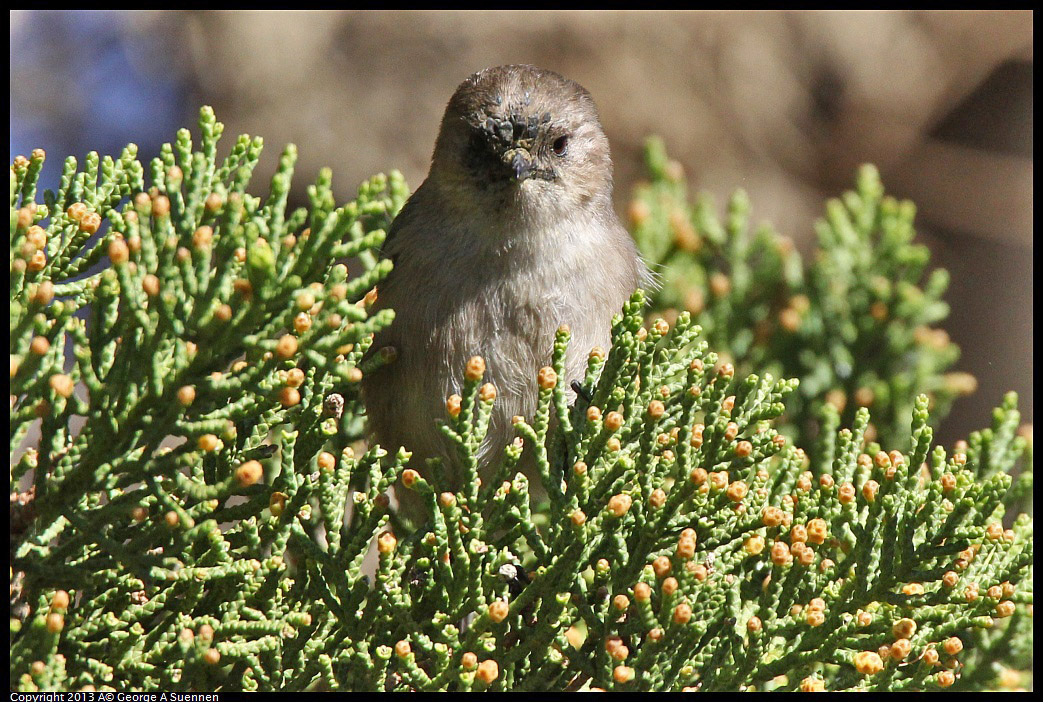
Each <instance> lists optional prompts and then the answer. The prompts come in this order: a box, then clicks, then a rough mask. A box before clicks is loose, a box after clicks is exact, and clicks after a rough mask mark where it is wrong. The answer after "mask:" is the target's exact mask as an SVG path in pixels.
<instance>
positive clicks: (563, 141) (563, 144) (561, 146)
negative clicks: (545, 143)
mask: <svg viewBox="0 0 1043 702" xmlns="http://www.w3.org/2000/svg"><path fill="white" fill-rule="evenodd" d="M550 148H551V149H552V150H553V151H554V155H555V156H564V155H565V152H566V151H568V150H569V138H568V137H567V136H560V137H558V138H557V139H555V140H554V143H553V144H551V147H550Z"/></svg>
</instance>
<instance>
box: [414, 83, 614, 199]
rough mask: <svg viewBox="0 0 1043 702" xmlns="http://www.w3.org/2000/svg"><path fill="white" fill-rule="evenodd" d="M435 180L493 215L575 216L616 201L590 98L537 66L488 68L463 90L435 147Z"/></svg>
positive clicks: (604, 141)
mask: <svg viewBox="0 0 1043 702" xmlns="http://www.w3.org/2000/svg"><path fill="white" fill-rule="evenodd" d="M436 174H437V176H438V177H439V178H440V179H441V180H442V181H444V183H446V184H451V187H453V188H454V189H457V190H460V191H462V194H466V195H468V196H470V198H473V200H474V201H475V202H474V204H476V205H479V206H484V207H487V208H497V209H499V208H504V207H517V208H521V209H523V210H530V211H531V210H534V209H539V210H542V211H545V212H547V213H551V212H560V211H568V210H572V211H574V208H577V207H588V206H591V205H592V204H593V203H598V204H601V203H604V202H608V201H610V199H611V194H612V160H611V157H610V154H609V146H608V139H607V138H606V137H605V133H604V131H603V130H602V128H601V123H600V121H599V120H598V114H597V109H596V108H595V106H594V101H593V100H592V99H591V97H590V94H589V93H588V92H587V91H586V90H585V89H584V88H583V87H582V86H580V85H579V84H577V83H575V82H573V81H571V80H568V79H567V78H564V77H562V76H560V75H558V74H557V73H554V72H553V71H547V70H543V69H541V68H536V67H534V66H525V65H512V66H500V67H498V68H489V69H486V70H484V71H480V72H478V73H475V74H474V75H472V76H471V77H470V78H468V79H467V80H465V81H464V82H463V83H462V84H461V85H460V87H459V88H457V90H456V92H455V93H454V94H453V97H452V98H451V99H450V101H449V105H448V106H447V107H446V111H445V117H444V118H443V119H442V126H441V130H440V132H439V135H438V142H437V144H436V145H435V154H434V158H433V159H432V165H431V175H432V176H435V175H436Z"/></svg>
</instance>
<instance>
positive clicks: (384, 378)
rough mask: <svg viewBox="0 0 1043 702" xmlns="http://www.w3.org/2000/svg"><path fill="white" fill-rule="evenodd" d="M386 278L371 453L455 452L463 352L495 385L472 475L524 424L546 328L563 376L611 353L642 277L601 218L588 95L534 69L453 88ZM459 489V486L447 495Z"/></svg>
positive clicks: (605, 174) (603, 158)
mask: <svg viewBox="0 0 1043 702" xmlns="http://www.w3.org/2000/svg"><path fill="white" fill-rule="evenodd" d="M384 255H385V256H388V257H390V258H391V259H392V260H393V262H394V270H392V272H391V273H390V275H389V276H388V277H387V278H386V279H385V280H384V281H382V282H381V283H380V285H379V286H378V300H377V303H376V307H377V308H392V309H394V310H395V321H394V323H393V324H391V326H390V327H388V328H386V329H384V330H383V331H381V332H380V333H379V334H378V335H377V338H376V339H375V340H374V343H373V347H372V348H373V350H374V351H375V350H377V349H380V348H382V347H385V346H392V347H394V349H395V350H396V352H397V358H396V360H395V361H394V362H393V363H391V364H390V365H386V366H383V367H381V368H380V369H379V370H376V371H374V372H373V373H371V374H368V375H367V376H366V377H365V378H364V379H363V392H364V396H365V401H366V406H367V411H368V413H369V417H370V422H371V429H372V431H373V432H374V434H375V435H376V438H377V440H378V441H379V442H380V444H381V445H382V446H384V447H385V448H387V449H389V450H393V449H395V448H397V447H398V446H404V447H405V448H407V449H408V450H410V451H412V452H413V460H412V461H411V466H413V467H416V468H417V469H418V470H420V471H421V472H424V459H427V458H431V457H436V456H440V457H442V458H443V461H444V464H445V465H446V466H449V467H450V470H451V469H452V468H451V467H452V466H453V464H454V460H455V453H454V451H453V449H452V447H451V446H450V445H449V444H448V443H447V442H446V440H445V439H444V437H443V436H442V435H441V433H440V432H439V430H438V426H437V423H436V420H438V419H444V418H445V417H446V404H445V402H446V398H447V397H448V396H449V395H451V394H453V393H457V392H459V391H460V388H461V386H462V384H463V377H464V369H465V366H466V365H467V362H468V359H470V358H471V357H472V356H481V357H483V358H484V359H485V362H486V368H487V371H486V380H487V381H488V382H491V383H492V384H493V385H494V386H495V387H496V390H497V399H496V404H495V408H494V410H493V415H492V419H491V421H490V428H489V433H488V436H487V438H486V440H485V442H484V444H483V445H482V447H481V450H480V456H479V461H480V464H481V466H482V467H485V466H489V465H491V464H492V463H493V462H494V461H496V460H497V459H498V458H499V457H500V456H501V455H502V449H503V447H504V446H505V445H506V444H507V443H509V442H510V440H511V439H512V438H513V430H512V428H511V418H512V417H513V416H514V415H523V416H527V417H531V415H532V413H533V412H534V410H535V407H536V397H537V383H536V377H537V374H538V372H539V369H540V368H541V367H543V366H545V365H547V364H548V363H549V362H550V358H551V352H552V348H553V342H554V333H555V330H557V329H558V327H559V326H561V325H562V324H567V325H568V326H569V327H570V328H571V330H572V341H571V343H570V345H569V351H568V357H567V359H566V363H565V367H566V377H565V378H564V379H562V380H563V381H564V382H566V383H569V382H570V381H572V380H574V379H582V378H583V375H584V372H585V370H586V362H587V355H588V353H589V352H590V350H591V349H592V348H593V347H594V346H601V347H604V348H607V347H608V344H609V331H610V326H611V320H612V316H613V315H614V314H615V313H617V312H618V311H619V310H620V308H621V307H622V305H623V303H624V302H625V301H626V300H627V298H628V297H629V296H630V295H631V293H633V291H634V290H635V289H636V288H637V287H638V286H639V285H646V284H647V283H649V282H650V280H649V274H648V271H647V268H646V267H645V264H644V263H643V262H642V260H641V257H640V256H639V254H638V252H637V248H636V247H635V245H634V242H633V240H632V239H631V237H630V235H629V234H628V233H627V231H626V230H625V229H624V228H623V225H622V224H621V223H620V221H619V219H618V218H617V217H616V214H615V212H614V211H613V209H612V160H611V157H610V155H609V146H608V139H607V138H606V137H605V133H604V131H603V130H602V128H601V124H600V122H599V121H598V114H597V110H596V108H595V107H594V101H593V100H592V99H591V97H590V94H589V93H588V92H587V91H586V90H585V89H584V88H583V87H582V86H580V85H578V84H577V83H574V82H573V81H571V80H568V79H566V78H564V77H562V76H560V75H558V74H557V73H554V72H553V71H547V70H544V69H541V68H536V67H534V66H524V65H512V66H500V67H498V68H489V69H486V70H484V71H480V72H478V73H475V74H474V75H472V76H471V77H470V78H468V79H467V80H465V81H464V82H463V83H462V84H461V85H460V87H459V88H457V90H456V92H455V93H454V94H453V97H452V98H451V99H450V100H449V105H448V106H447V107H446V111H445V116H444V117H443V118H442V125H441V130H440V132H439V134H438V140H437V142H436V144H435V151H434V156H433V157H432V159H431V169H430V172H429V173H428V176H427V180H425V181H424V183H423V184H422V185H421V186H420V187H419V188H418V189H417V191H416V192H415V193H413V195H412V197H410V199H409V201H408V202H407V203H406V204H405V206H404V207H403V209H402V211H401V212H400V213H399V215H398V217H397V218H396V219H395V221H394V223H393V224H392V226H391V229H390V231H389V232H388V237H387V241H386V242H385V244H384ZM456 487H457V488H458V487H459V486H458V485H457V486H456Z"/></svg>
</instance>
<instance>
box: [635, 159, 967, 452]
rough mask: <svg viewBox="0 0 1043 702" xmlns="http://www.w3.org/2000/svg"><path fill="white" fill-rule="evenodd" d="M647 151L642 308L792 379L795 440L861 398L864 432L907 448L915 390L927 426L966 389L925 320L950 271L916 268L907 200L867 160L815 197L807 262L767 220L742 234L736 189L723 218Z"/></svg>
mask: <svg viewBox="0 0 1043 702" xmlns="http://www.w3.org/2000/svg"><path fill="white" fill-rule="evenodd" d="M646 160H647V163H648V167H649V172H650V175H651V182H650V183H648V184H647V185H644V186H642V187H639V188H638V189H637V192H636V193H635V196H634V200H633V202H632V204H631V206H630V216H631V221H632V225H633V230H634V237H635V238H636V240H637V242H638V245H639V246H640V248H641V250H642V252H643V253H644V254H645V256H646V257H647V258H648V260H649V261H650V262H651V263H652V264H653V266H654V267H656V268H657V269H658V271H659V273H660V275H661V277H662V281H663V286H662V289H661V290H660V291H659V292H658V293H656V295H655V296H654V297H653V299H652V301H651V305H652V308H653V309H654V310H657V311H660V312H662V313H666V314H674V315H676V314H677V312H676V310H678V309H682V310H685V309H686V310H688V311H690V312H691V313H692V315H693V317H694V319H695V320H696V321H697V322H698V323H699V324H700V325H701V326H702V327H703V329H704V330H705V333H706V338H707V340H709V342H710V346H711V347H712V348H714V349H715V350H717V351H718V352H720V353H721V354H722V355H724V356H726V357H727V358H729V359H730V360H732V361H733V362H734V363H735V366H736V370H737V371H739V372H764V371H771V372H772V373H775V374H776V375H779V376H781V377H786V378H798V379H799V380H800V389H799V391H798V392H797V393H796V394H795V396H794V397H793V398H792V399H791V400H790V402H789V403H788V404H787V413H786V416H785V418H784V420H783V425H782V426H783V427H784V429H785V430H786V431H787V432H788V433H790V434H791V435H792V436H793V437H794V438H795V439H796V440H797V442H798V444H800V445H805V444H806V443H810V442H811V440H812V439H813V438H814V437H815V436H816V435H817V417H818V415H819V413H820V411H821V408H822V406H823V405H824V404H827V403H828V404H832V405H833V406H835V407H836V408H837V409H839V410H840V411H841V418H842V422H843V423H844V424H845V425H849V424H850V423H851V422H852V421H854V418H855V413H856V411H857V410H858V408H859V407H869V408H870V409H871V410H872V412H873V425H872V427H871V428H870V430H869V431H870V435H871V436H875V437H876V438H879V439H880V440H881V441H882V442H884V443H887V444H889V445H894V446H896V447H899V448H902V449H908V448H909V447H910V446H911V443H910V441H911V436H910V434H909V427H910V422H911V420H912V413H913V405H914V402H915V398H916V396H917V395H918V394H919V393H927V394H928V396H929V397H930V398H931V402H932V407H931V411H932V424H936V423H937V422H938V421H940V420H941V419H942V418H944V416H945V415H946V414H947V412H948V410H949V407H950V405H951V404H952V401H953V399H954V398H955V397H956V396H957V395H959V394H966V393H967V392H971V391H973V389H974V387H975V382H974V378H973V377H971V376H969V375H967V374H966V373H950V374H943V373H944V371H945V370H947V369H948V368H950V367H951V366H952V364H953V363H955V361H956V359H957V357H958V356H959V349H958V348H957V347H956V345H955V344H952V343H950V341H949V338H948V335H947V334H946V333H945V332H944V331H942V330H941V329H935V328H931V327H930V326H929V325H932V324H936V323H938V322H940V321H941V320H943V319H944V318H945V317H946V316H947V315H948V306H947V305H946V304H945V303H944V302H942V301H941V296H942V294H943V293H944V292H945V289H946V287H947V286H948V282H949V277H948V273H947V272H946V271H945V270H943V269H936V270H933V271H931V272H930V273H928V272H927V265H928V262H929V257H930V253H929V251H928V250H927V247H926V246H924V245H922V244H917V243H914V242H913V237H914V235H915V230H914V229H913V217H914V214H915V207H914V205H913V203H911V202H908V201H905V202H898V201H896V200H895V199H894V198H892V197H888V196H885V195H884V189H883V186H882V185H881V184H880V179H879V176H878V174H877V172H876V169H875V168H873V167H872V166H865V167H863V168H862V170H861V171H860V172H859V174H858V185H857V188H856V189H855V191H853V192H848V193H845V194H844V196H843V197H842V198H839V199H833V200H830V201H829V202H828V203H826V217H825V218H824V219H823V220H820V221H819V222H818V223H817V224H816V227H815V230H816V232H817V234H818V246H817V248H816V249H815V252H814V257H813V260H812V261H811V263H810V264H808V265H807V267H805V266H804V264H803V263H802V261H801V259H800V254H799V253H798V252H797V251H796V250H795V248H794V246H793V243H792V241H790V240H789V239H788V238H786V237H783V236H780V235H779V234H778V233H777V232H775V231H774V230H773V229H772V228H771V226H770V225H768V224H764V225H761V226H759V227H757V228H756V229H754V230H753V231H752V232H751V231H750V223H749V221H750V216H749V213H750V205H749V200H748V199H747V197H746V194H745V193H744V192H742V191H741V190H740V191H738V192H736V193H735V195H734V196H733V197H732V198H731V200H730V202H729V203H728V208H727V215H726V216H725V217H724V218H723V221H722V220H721V219H720V218H718V217H717V215H716V214H715V213H714V207H713V204H712V203H711V202H710V200H709V198H708V197H707V196H701V197H699V198H697V200H696V202H695V204H694V205H692V204H690V203H689V198H688V192H687V187H686V185H685V182H684V178H683V176H682V172H681V170H680V167H679V165H678V164H676V163H674V162H672V161H669V160H668V159H667V156H666V153H665V151H664V148H663V145H662V142H660V141H658V140H650V141H649V142H648V145H647V148H646Z"/></svg>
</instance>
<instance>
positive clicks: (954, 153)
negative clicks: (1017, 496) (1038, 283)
mask: <svg viewBox="0 0 1043 702" xmlns="http://www.w3.org/2000/svg"><path fill="white" fill-rule="evenodd" d="M1032 39H1033V31H1032V13H1031V11H992V12H989V11H959V12H882V11H881V12H854V11H845V12H760V13H755V12H723V11H716V12H687V13H679V12H670V13H661V12H520V11H517V12H514V11H511V12H391V11H389V12H357V11H343V12H340V11H338V12H331V11H301V12H287V11H278V12H276V11H250V12H245V11H234V12H204V11H155V12H144V11H141V12H117V11H24V10H23V11H12V12H11V144H10V149H11V150H10V157H11V158H12V159H13V158H14V156H15V155H17V154H27V153H29V152H30V151H31V150H32V149H33V148H35V147H42V148H44V149H45V150H46V151H47V152H48V154H50V155H51V157H52V158H51V159H49V160H48V163H47V166H46V168H45V171H44V178H43V181H44V186H45V187H55V185H56V184H57V176H58V173H59V171H60V163H61V159H62V158H63V157H64V156H66V155H75V156H77V157H78V158H81V159H82V157H83V155H84V154H85V153H86V152H87V151H90V150H96V151H99V152H100V153H103V154H104V153H110V154H116V153H118V152H119V150H120V149H122V147H123V146H124V145H125V144H126V143H127V142H130V141H133V142H135V143H137V144H138V145H139V147H140V155H141V157H142V158H143V160H144V159H146V158H151V157H152V156H154V155H157V154H158V152H159V147H160V145H161V144H162V143H163V142H164V141H168V140H171V139H172V138H173V135H174V133H175V131H176V130H177V129H178V128H179V127H182V126H189V127H194V126H195V122H196V117H197V114H198V109H199V107H200V105H203V104H209V105H212V106H213V107H214V108H215V110H216V112H217V116H218V119H220V120H221V121H223V122H224V123H225V124H226V127H227V129H226V132H225V133H226V135H229V134H231V135H233V136H234V135H236V134H239V133H243V132H246V133H250V134H258V135H261V136H263V137H264V138H265V143H266V144H267V145H268V150H267V151H266V153H265V157H264V158H263V159H262V162H261V165H260V167H259V170H258V176H260V177H259V178H258V179H257V180H256V181H255V182H262V183H263V182H265V181H267V179H268V178H269V177H270V175H271V173H273V172H274V170H275V165H276V161H277V156H278V151H279V150H280V149H281V148H282V146H283V145H284V144H286V143H287V142H293V143H295V144H297V146H298V149H299V154H300V160H299V162H298V168H297V177H296V178H295V187H296V195H297V197H298V198H301V197H302V196H303V193H304V188H305V186H306V185H307V184H308V183H309V182H310V181H311V180H312V179H314V177H315V175H316V173H317V172H318V170H319V168H321V167H323V166H330V167H332V168H333V172H334V187H335V190H336V193H337V196H338V201H343V200H346V199H349V198H351V197H352V196H353V194H354V192H355V189H356V187H357V185H358V183H359V182H360V181H361V180H362V179H364V178H366V177H368V176H370V175H372V174H374V173H377V172H380V171H387V170H389V169H392V168H398V169H399V170H401V171H402V172H403V173H405V175H406V177H407V179H408V181H409V183H410V184H411V185H412V186H413V187H414V188H415V187H416V186H418V185H419V184H420V183H421V181H422V180H423V178H424V176H425V174H426V172H427V165H428V162H429V159H430V155H431V150H432V147H433V145H434V139H435V135H436V133H437V130H438V124H439V120H440V118H441V115H442V110H443V109H444V107H445V103H446V101H447V100H448V98H449V96H450V95H451V94H452V92H453V90H454V89H455V88H456V86H457V85H458V84H459V83H460V82H461V81H462V80H463V79H464V78H466V77H467V76H468V75H469V74H471V73H473V72H474V71H476V70H478V69H481V68H484V67H488V66H494V65H499V64H504V63H533V64H537V65H540V66H543V67H545V68H550V69H553V70H556V71H558V72H560V73H562V74H564V75H566V76H568V77H570V78H572V79H574V80H576V81H578V82H579V83H581V84H582V85H584V86H585V87H586V88H587V89H588V90H589V91H590V92H591V93H592V94H593V96H594V99H595V101H596V102H597V104H598V106H599V109H600V111H601V115H602V121H603V123H604V126H605V129H606V131H607V133H608V136H609V140H610V141H611V143H612V148H613V154H614V161H615V164H616V201H617V203H616V204H617V209H618V210H619V211H620V212H622V211H623V208H624V206H625V203H626V200H627V198H628V195H629V193H630V191H631V188H632V186H633V184H634V183H635V182H636V181H637V180H639V179H640V178H641V177H642V174H643V164H642V143H643V141H644V139H645V137H647V136H649V135H651V134H659V135H660V136H662V137H663V138H664V140H665V141H666V144H667V148H668V150H669V152H670V154H671V155H672V156H673V157H674V158H676V159H677V160H679V161H680V162H681V163H682V164H684V166H685V168H686V172H687V174H688V178H689V182H690V184H691V186H692V187H693V188H694V189H699V190H706V191H709V192H711V193H713V194H714V195H715V196H716V198H717V200H718V202H721V203H722V204H723V202H724V199H725V197H727V195H728V194H729V193H730V192H731V191H732V190H734V189H735V188H737V187H742V188H745V189H746V190H747V191H748V192H749V194H750V197H751V200H752V202H753V208H754V209H753V211H754V215H755V218H758V219H767V220H770V221H772V222H773V223H774V224H775V226H776V227H777V228H778V230H779V231H780V232H781V233H783V234H786V235H788V236H790V237H792V238H793V239H794V240H795V241H796V242H798V246H799V247H800V248H801V249H802V251H803V252H807V251H809V250H810V249H811V247H812V243H813V230H812V223H813V221H814V220H815V218H817V217H818V216H819V213H820V212H821V211H822V206H823V199H824V198H826V197H829V196H834V195H837V194H839V193H840V192H841V191H842V190H844V189H846V188H849V187H851V186H852V185H853V182H854V174H855V169H856V167H857V166H858V164H860V163H863V162H873V163H875V164H877V166H878V167H879V168H880V171H881V174H882V176H883V180H884V184H885V186H886V187H887V189H888V191H890V192H891V193H892V194H894V195H897V196H900V197H908V198H911V199H913V200H914V201H915V202H916V204H917V206H918V208H919V213H920V214H919V216H918V231H919V233H920V236H921V238H922V240H923V241H924V242H925V243H926V244H927V245H928V246H929V247H930V248H931V249H932V251H933V260H934V263H935V264H937V265H939V266H943V267H945V268H948V269H949V271H950V272H951V273H952V284H951V286H950V290H949V293H948V295H947V300H948V302H949V304H950V305H951V308H952V312H951V315H950V317H949V320H948V321H947V322H946V323H945V324H944V325H943V326H944V327H945V328H946V329H947V330H948V332H949V333H950V335H951V336H952V338H953V340H954V341H955V342H956V343H958V344H959V345H960V346H961V348H962V349H963V356H962V358H961V360H960V362H959V363H958V364H957V366H956V368H955V369H956V370H962V371H967V372H969V373H971V374H973V375H974V376H975V377H977V378H978V381H979V385H978V390H977V392H976V393H974V394H973V395H971V396H970V397H966V398H963V399H961V400H959V401H957V404H956V406H955V407H954V410H953V413H952V415H951V416H950V417H949V419H948V421H947V422H946V423H945V425H944V426H943V428H942V432H941V434H940V436H939V439H941V440H942V441H944V442H946V443H951V442H952V441H953V440H955V439H957V438H960V437H963V436H966V434H967V433H968V432H970V431H972V430H975V429H978V428H981V427H983V426H987V425H988V424H989V423H990V421H991V408H992V407H994V406H995V405H997V404H998V403H999V401H1000V398H1001V397H1002V395H1003V393H1004V392H1005V391H1007V390H1016V391H1018V393H1019V395H1020V397H1021V401H1020V406H1021V409H1022V413H1023V417H1024V419H1025V421H1028V422H1031V421H1032V97H1033V91H1032V70H1033V59H1032V55H1033V41H1032ZM229 141H230V139H229Z"/></svg>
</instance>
